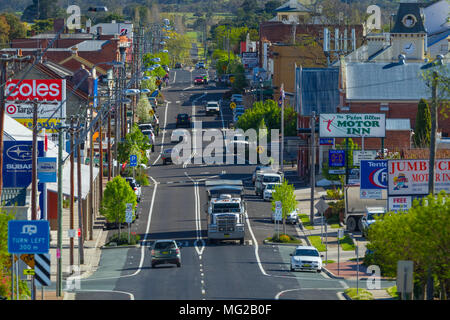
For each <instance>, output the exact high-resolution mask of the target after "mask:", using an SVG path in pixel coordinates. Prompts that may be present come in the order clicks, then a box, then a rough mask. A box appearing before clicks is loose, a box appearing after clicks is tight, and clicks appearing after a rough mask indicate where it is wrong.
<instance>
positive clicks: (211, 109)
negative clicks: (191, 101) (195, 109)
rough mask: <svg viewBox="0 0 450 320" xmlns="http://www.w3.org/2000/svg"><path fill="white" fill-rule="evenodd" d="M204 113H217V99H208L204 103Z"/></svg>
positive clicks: (218, 106)
mask: <svg viewBox="0 0 450 320" xmlns="http://www.w3.org/2000/svg"><path fill="white" fill-rule="evenodd" d="M205 113H206V114H211V113H212V114H219V113H220V105H219V102H218V101H208V102H207V103H206V105H205Z"/></svg>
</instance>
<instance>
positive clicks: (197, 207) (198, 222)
mask: <svg viewBox="0 0 450 320" xmlns="http://www.w3.org/2000/svg"><path fill="white" fill-rule="evenodd" d="M184 174H185V175H186V177H188V178H189V179H190V180H191V181H192V182H193V183H194V197H195V228H196V235H197V239H196V240H195V241H194V247H195V251H197V254H198V255H199V258H200V259H201V257H202V254H203V251H204V250H205V241H204V240H203V239H202V237H201V236H202V235H201V232H202V231H201V230H202V222H201V214H200V211H201V206H200V192H199V188H198V182H197V181H195V180H194V179H192V178H191V177H190V176H189V175H188V173H187V172H185V173H184ZM199 244H200V245H199Z"/></svg>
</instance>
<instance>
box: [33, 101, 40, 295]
mask: <svg viewBox="0 0 450 320" xmlns="http://www.w3.org/2000/svg"><path fill="white" fill-rule="evenodd" d="M37 114H38V102H37V100H36V99H34V100H33V142H32V144H33V146H32V152H33V156H32V159H33V160H32V166H31V167H32V174H31V220H37V203H36V202H37V158H38V152H37V151H38V142H37V136H38V120H37V119H38V116H37ZM31 299H32V300H36V283H35V280H34V276H32V277H31Z"/></svg>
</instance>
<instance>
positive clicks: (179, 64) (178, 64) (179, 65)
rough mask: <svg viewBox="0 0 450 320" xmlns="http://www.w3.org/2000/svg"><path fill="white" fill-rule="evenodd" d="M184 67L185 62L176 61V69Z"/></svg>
mask: <svg viewBox="0 0 450 320" xmlns="http://www.w3.org/2000/svg"><path fill="white" fill-rule="evenodd" d="M181 68H183V64H182V63H180V62H177V63H175V69H181Z"/></svg>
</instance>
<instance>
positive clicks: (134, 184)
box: [125, 177, 142, 202]
mask: <svg viewBox="0 0 450 320" xmlns="http://www.w3.org/2000/svg"><path fill="white" fill-rule="evenodd" d="M125 180H126V181H127V182H128V184H129V185H130V187H131V189H133V191H134V193H135V194H136V199H137V201H138V202H139V201H141V195H142V190H141V185H140V184H139V183H137V182H136V179H134V178H133V177H125Z"/></svg>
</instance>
